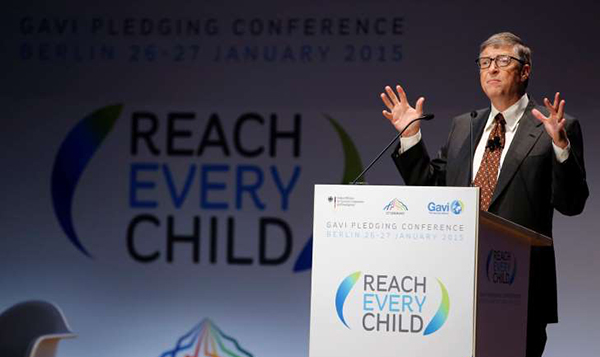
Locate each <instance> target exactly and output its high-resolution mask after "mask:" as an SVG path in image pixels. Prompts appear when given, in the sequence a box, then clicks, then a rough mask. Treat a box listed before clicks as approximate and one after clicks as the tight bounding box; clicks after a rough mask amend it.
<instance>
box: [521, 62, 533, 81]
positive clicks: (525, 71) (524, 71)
mask: <svg viewBox="0 0 600 357" xmlns="http://www.w3.org/2000/svg"><path fill="white" fill-rule="evenodd" d="M530 73H531V65H529V64H524V65H523V67H521V81H522V82H525V81H526V80H527V79H529V74H530Z"/></svg>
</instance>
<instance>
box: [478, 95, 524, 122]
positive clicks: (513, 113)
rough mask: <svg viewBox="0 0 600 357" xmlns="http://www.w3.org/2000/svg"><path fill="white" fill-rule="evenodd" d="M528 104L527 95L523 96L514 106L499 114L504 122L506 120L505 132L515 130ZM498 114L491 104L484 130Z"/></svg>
mask: <svg viewBox="0 0 600 357" xmlns="http://www.w3.org/2000/svg"><path fill="white" fill-rule="evenodd" d="M528 104H529V97H527V94H523V96H522V97H521V99H519V100H518V101H517V102H516V103H515V104H513V105H511V106H510V107H509V108H508V109H506V110H505V111H503V112H501V113H502V116H503V117H504V120H506V131H513V130H515V128H516V127H517V124H519V121H520V120H521V117H523V114H524V113H525V109H527V105H528ZM498 113H500V111H499V110H498V109H496V108H495V107H494V104H492V110H491V112H490V117H489V118H488V122H487V124H486V128H487V127H489V126H491V125H492V124H493V123H494V118H495V117H496V115H497V114H498Z"/></svg>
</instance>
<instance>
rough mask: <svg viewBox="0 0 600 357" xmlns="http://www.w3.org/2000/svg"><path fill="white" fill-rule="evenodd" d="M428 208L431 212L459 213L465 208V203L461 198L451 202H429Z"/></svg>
mask: <svg viewBox="0 0 600 357" xmlns="http://www.w3.org/2000/svg"><path fill="white" fill-rule="evenodd" d="M427 210H428V211H429V213H430V214H445V215H448V214H450V213H452V214H454V215H459V214H461V213H462V212H463V211H464V210H465V204H464V203H463V202H462V201H461V200H454V201H451V202H444V203H438V202H429V203H428V204H427Z"/></svg>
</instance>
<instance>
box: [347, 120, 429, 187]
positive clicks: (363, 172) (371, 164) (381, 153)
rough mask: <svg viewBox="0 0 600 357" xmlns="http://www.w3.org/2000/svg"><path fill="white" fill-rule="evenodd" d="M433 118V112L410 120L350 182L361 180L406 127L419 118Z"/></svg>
mask: <svg viewBox="0 0 600 357" xmlns="http://www.w3.org/2000/svg"><path fill="white" fill-rule="evenodd" d="M433 118H434V115H433V114H423V115H421V116H420V117H418V118H416V119H413V120H411V121H410V122H409V123H408V124H407V125H406V126H405V127H404V129H402V131H401V132H399V133H398V134H397V135H396V136H395V137H394V139H393V140H392V141H390V143H389V144H387V146H386V147H385V149H383V150H382V151H381V152H380V153H379V155H377V157H376V158H375V160H373V161H371V163H370V164H369V166H367V167H366V168H365V169H364V170H363V171H362V172H361V173H360V175H358V176H357V177H356V178H355V179H354V181H352V182H351V183H350V184H351V185H356V182H357V181H358V180H360V179H361V178H362V177H363V176H364V174H365V173H367V171H369V169H370V168H371V166H373V165H374V164H375V163H376V162H377V160H379V158H380V157H381V156H382V155H383V154H384V153H385V152H386V151H387V149H389V148H390V146H392V145H393V144H394V143H395V142H396V140H398V138H399V137H400V136H402V134H403V133H404V132H405V131H406V129H408V127H409V126H411V124H412V123H415V122H418V121H419V120H431V119H433Z"/></svg>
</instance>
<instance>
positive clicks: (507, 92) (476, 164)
mask: <svg viewBox="0 0 600 357" xmlns="http://www.w3.org/2000/svg"><path fill="white" fill-rule="evenodd" d="M476 63H477V65H478V67H479V79H480V83H481V88H482V89H483V92H484V93H485V95H486V96H487V97H488V98H489V100H490V102H491V105H490V107H489V108H485V109H481V110H477V111H473V112H471V113H466V114H463V115H460V116H458V117H456V118H454V120H453V121H452V128H451V130H450V134H449V136H448V141H447V142H446V144H445V145H444V146H443V147H442V148H441V149H440V150H439V152H438V154H437V157H436V158H435V159H431V158H430V157H429V155H428V153H427V149H426V147H425V143H424V141H423V139H422V134H421V130H420V125H419V122H418V121H417V122H415V123H413V124H412V125H410V126H409V127H408V128H407V129H406V131H405V132H404V134H403V135H402V137H401V139H400V145H399V146H398V148H397V149H396V150H394V153H393V154H392V158H393V160H394V162H395V163H396V166H397V167H398V170H399V171H400V174H401V175H402V177H403V178H404V181H405V182H406V183H407V184H409V185H437V186H470V185H473V186H477V187H479V188H480V195H481V196H480V208H481V209H482V210H486V211H489V212H491V213H494V214H496V215H498V216H501V217H504V218H506V219H508V220H510V221H512V222H515V223H517V224H520V225H522V226H524V227H527V228H529V229H532V230H534V231H537V232H539V233H542V234H544V235H547V236H549V237H552V216H553V213H554V210H555V209H556V210H557V211H559V212H560V213H562V214H565V215H569V216H571V215H577V214H579V213H581V212H582V211H583V208H584V206H585V201H586V199H587V197H588V195H589V191H588V186H587V183H586V179H585V166H584V161H583V138H582V135H581V128H580V126H579V122H578V121H577V120H576V119H574V118H571V117H569V116H568V115H565V101H564V100H561V98H560V94H559V93H556V95H555V96H554V99H553V101H550V100H548V99H547V98H545V99H544V106H538V105H537V104H536V103H535V101H534V100H533V99H532V98H530V97H529V96H528V95H527V93H526V89H527V84H528V82H529V77H530V73H531V66H532V63H531V50H530V49H529V48H528V47H527V46H526V45H525V44H524V43H523V42H522V41H521V39H520V38H519V37H517V36H515V35H514V34H512V33H508V32H503V33H498V34H495V35H493V36H491V37H490V38H489V39H487V40H486V41H485V42H483V43H482V44H481V46H480V51H479V58H477V60H476ZM381 99H382V100H383V103H384V104H385V106H386V107H387V109H388V110H384V111H383V116H384V117H386V118H387V119H388V120H389V121H390V122H391V123H392V124H393V125H394V127H395V128H396V130H398V131H402V130H403V129H404V128H406V127H407V125H408V123H409V122H411V121H412V120H413V119H415V118H418V117H420V116H421V115H422V114H423V104H424V102H425V98H423V97H421V98H419V99H418V100H417V101H416V104H415V106H414V107H412V106H411V105H410V104H409V103H408V100H407V97H406V93H405V91H404V89H403V88H402V87H401V86H400V85H398V86H396V92H394V91H393V90H392V88H390V87H386V88H385V93H382V94H381ZM471 143H472V144H471ZM574 238H575V237H574ZM556 322H558V316H557V306H556V267H555V259H554V248H553V247H542V248H533V249H532V252H531V274H530V289H529V303H528V326H527V354H526V355H527V357H534V356H541V355H542V353H543V351H544V347H545V344H546V325H547V324H548V323H556Z"/></svg>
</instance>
